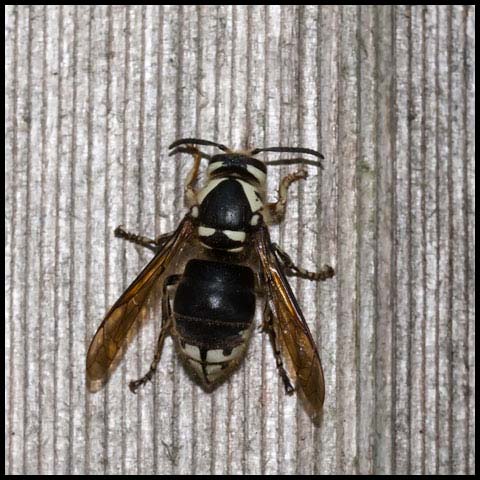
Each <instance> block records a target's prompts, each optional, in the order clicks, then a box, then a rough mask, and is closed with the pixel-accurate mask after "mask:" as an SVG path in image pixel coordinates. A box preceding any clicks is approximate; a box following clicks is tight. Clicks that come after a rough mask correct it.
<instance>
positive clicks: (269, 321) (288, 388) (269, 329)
mask: <svg viewBox="0 0 480 480" xmlns="http://www.w3.org/2000/svg"><path fill="white" fill-rule="evenodd" d="M272 315H273V314H272V311H271V310H270V307H269V306H268V302H266V303H265V310H264V312H263V316H264V317H263V318H264V320H263V325H262V330H263V331H264V332H265V333H268V336H269V338H270V343H271V345H272V349H273V354H274V356H275V362H276V364H277V369H278V373H279V375H280V378H281V379H282V381H283V385H284V387H285V393H286V394H287V395H290V394H292V393H293V392H294V391H295V389H294V388H293V385H292V382H290V379H289V378H288V374H287V371H286V370H285V367H284V366H283V360H282V356H281V352H280V348H279V345H278V343H277V335H276V333H275V330H274V328H273V318H272Z"/></svg>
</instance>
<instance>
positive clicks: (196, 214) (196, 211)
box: [191, 205, 198, 218]
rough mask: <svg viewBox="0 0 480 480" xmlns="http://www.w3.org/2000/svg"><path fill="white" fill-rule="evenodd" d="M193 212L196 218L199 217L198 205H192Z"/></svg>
mask: <svg viewBox="0 0 480 480" xmlns="http://www.w3.org/2000/svg"><path fill="white" fill-rule="evenodd" d="M191 214H192V217H194V218H197V217H198V207H197V206H196V205H195V206H194V207H192V211H191Z"/></svg>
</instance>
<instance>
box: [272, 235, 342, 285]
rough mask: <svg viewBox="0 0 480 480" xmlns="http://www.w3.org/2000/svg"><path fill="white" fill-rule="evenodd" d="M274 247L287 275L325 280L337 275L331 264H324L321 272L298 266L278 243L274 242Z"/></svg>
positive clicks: (316, 280)
mask: <svg viewBox="0 0 480 480" xmlns="http://www.w3.org/2000/svg"><path fill="white" fill-rule="evenodd" d="M272 247H273V249H274V250H275V252H276V253H277V255H278V258H279V259H280V261H281V263H282V265H283V266H284V267H285V270H286V273H287V275H290V276H295V277H300V278H306V279H307V280H314V281H315V282H318V281H319V280H321V281H324V280H328V279H329V278H332V277H333V276H334V275H335V270H333V268H332V267H331V266H330V265H324V266H323V267H322V269H321V270H320V271H319V272H309V271H308V270H305V269H304V268H301V267H297V266H296V265H295V264H294V263H293V261H292V259H291V258H290V256H289V255H288V254H287V253H285V252H284V251H283V250H282V249H281V248H280V247H279V246H278V245H277V244H276V243H273V244H272Z"/></svg>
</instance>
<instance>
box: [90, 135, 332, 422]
mask: <svg viewBox="0 0 480 480" xmlns="http://www.w3.org/2000/svg"><path fill="white" fill-rule="evenodd" d="M199 145H203V146H208V147H215V148H217V149H219V150H221V152H222V153H217V154H214V155H208V154H207V153H205V152H203V151H201V150H199ZM169 149H170V155H174V154H177V153H187V154H189V155H191V156H192V157H193V167H192V169H191V171H190V172H189V174H188V176H187V178H186V182H185V199H186V204H187V207H188V208H189V210H188V213H187V214H186V215H185V217H184V218H183V220H182V221H181V222H180V224H179V225H178V227H177V229H176V230H175V231H174V232H171V233H167V234H164V235H161V236H159V237H158V238H156V239H150V238H146V237H143V236H140V235H136V234H132V233H128V232H126V231H125V230H124V229H123V228H121V227H117V229H116V230H115V236H117V237H120V238H123V239H126V240H129V241H131V242H133V243H135V244H138V245H141V246H144V247H146V248H148V249H150V250H152V251H153V252H155V256H154V257H153V259H152V260H151V261H150V263H148V264H147V266H146V267H145V268H144V269H143V270H142V271H141V272H140V274H139V275H138V276H137V278H136V279H135V280H134V281H133V283H132V284H131V285H130V286H129V287H128V288H127V290H126V291H125V292H124V293H123V294H122V296H121V297H120V298H119V299H118V300H117V302H116V303H115V304H114V305H113V306H112V308H111V309H110V310H109V312H108V313H107V315H106V316H105V319H104V320H103V322H102V324H101V325H100V327H99V328H98V330H97V332H96V334H95V336H94V338H93V340H92V343H91V345H90V348H89V350H88V354H87V366H86V371H87V384H88V386H89V388H90V390H92V391H96V390H98V389H100V388H101V387H102V385H103V384H104V383H105V382H106V381H107V380H108V378H109V376H110V374H111V373H112V371H113V370H114V368H115V366H116V365H117V364H118V362H119V360H120V359H121V357H122V354H123V351H124V349H125V347H126V345H127V344H128V340H129V339H130V338H131V337H132V336H133V334H134V332H135V331H136V330H137V327H138V324H139V318H140V317H141V315H140V311H141V309H142V308H143V307H144V306H145V304H146V301H147V299H148V298H149V296H150V294H151V293H152V291H153V290H154V287H159V288H161V292H162V308H161V317H162V319H161V320H162V325H161V329H160V333H159V337H158V342H157V348H156V352H155V356H154V359H153V361H152V364H151V366H150V369H149V370H148V372H147V373H146V374H145V375H144V376H143V377H141V378H140V379H138V380H135V381H132V382H130V384H129V386H130V389H131V390H132V392H134V393H135V392H136V390H137V389H138V388H139V387H140V386H141V385H143V384H145V383H146V382H147V381H150V380H151V379H152V376H153V374H154V372H155V371H156V369H157V365H158V363H159V361H160V356H161V352H162V347H163V344H164V341H165V338H166V336H167V335H170V336H171V337H172V338H173V340H174V343H175V346H176V349H177V351H178V353H179V355H180V357H181V359H182V361H183V363H184V365H185V367H186V368H187V370H188V371H189V372H190V373H192V374H193V376H194V378H195V379H196V380H197V382H198V383H200V385H201V386H202V387H203V388H204V390H206V391H212V390H214V389H215V388H216V387H217V386H218V385H219V384H220V383H222V381H224V380H225V379H226V378H228V377H229V375H230V374H231V373H232V371H233V370H234V369H235V368H237V366H238V365H239V363H240V361H241V360H242V358H243V356H244V354H245V350H246V348H247V344H248V341H249V338H250V336H251V333H252V330H253V329H254V321H253V319H254V313H255V306H256V298H257V294H258V293H260V294H261V295H262V296H263V297H264V315H263V323H262V326H261V327H262V330H263V331H264V332H265V333H266V334H267V335H268V336H269V338H270V341H271V344H272V347H273V352H274V356H275V359H276V365H277V368H278V372H279V374H280V377H281V379H282V381H283V383H284V386H285V391H286V393H289V394H290V393H292V392H293V391H294V387H293V384H292V381H291V380H290V377H292V378H293V381H294V384H295V387H296V389H297V391H298V392H299V393H300V396H301V398H302V399H303V400H304V404H305V407H306V410H307V411H308V412H309V413H310V414H311V416H312V418H314V419H315V418H317V417H318V415H319V414H320V412H321V409H322V405H323V401H324V396H325V387H324V378H323V371H322V366H321V362H320V357H319V355H318V351H317V348H316V346H315V343H314V340H313V338H312V335H311V333H310V331H309V328H308V326H307V323H306V321H305V319H304V316H303V314H302V312H301V310H300V307H299V305H298V302H297V300H296V299H295V296H294V294H293V292H292V289H291V287H290V285H289V283H288V281H287V278H286V277H287V275H289V276H292V275H294V276H298V277H302V278H307V279H310V280H315V281H318V280H326V279H328V278H330V277H332V276H333V275H334V270H333V269H332V267H330V266H328V265H324V266H323V268H322V269H321V270H320V271H319V272H317V273H314V272H308V271H306V270H304V269H302V268H299V267H297V266H296V265H295V264H294V263H293V262H292V260H291V259H290V257H289V256H288V255H287V254H286V253H285V252H284V251H283V250H282V249H281V248H280V247H279V246H278V245H277V244H275V243H273V242H272V241H271V240H270V234H269V230H268V225H270V224H275V223H279V222H281V221H282V220H283V218H284V216H285V209H286V204H287V193H288V189H289V187H290V185H291V184H292V183H293V182H295V181H298V180H301V179H305V178H306V177H307V172H306V170H305V168H304V167H303V166H304V165H315V166H319V167H322V166H321V163H320V160H308V159H304V158H291V159H278V160H274V161H269V162H267V161H265V162H264V161H261V160H259V159H258V158H256V157H255V156H256V155H257V154H258V153H260V152H290V153H300V154H306V155H312V156H315V157H317V158H323V156H322V155H321V154H320V153H319V152H316V151H315V150H310V149H307V148H295V147H270V148H255V149H251V150H246V151H234V150H231V149H230V148H228V147H226V146H224V145H222V144H219V143H215V142H211V141H207V140H200V139H194V138H186V139H181V140H178V141H176V142H174V143H172V144H171V145H170V147H169ZM202 158H203V159H206V160H208V169H207V179H206V183H205V185H204V187H203V188H201V189H200V190H197V189H196V187H195V184H196V181H197V179H198V175H199V169H200V163H201V160H202ZM282 164H283V165H289V164H301V165H302V168H301V169H300V170H298V171H296V172H294V173H290V174H288V175H286V176H285V177H284V178H283V179H282V180H281V182H280V186H279V189H278V200H277V201H276V202H275V203H268V202H267V201H266V191H265V188H266V178H267V165H282ZM284 360H285V366H284ZM287 370H288V373H287Z"/></svg>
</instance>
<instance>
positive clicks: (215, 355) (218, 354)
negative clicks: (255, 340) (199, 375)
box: [207, 344, 245, 363]
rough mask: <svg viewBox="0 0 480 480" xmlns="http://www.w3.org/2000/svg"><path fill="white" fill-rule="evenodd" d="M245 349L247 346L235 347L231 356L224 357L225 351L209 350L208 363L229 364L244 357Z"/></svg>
mask: <svg viewBox="0 0 480 480" xmlns="http://www.w3.org/2000/svg"><path fill="white" fill-rule="evenodd" d="M244 348H245V345H243V344H242V345H239V346H238V347H235V348H234V349H233V350H232V352H231V353H230V355H224V354H223V350H220V349H216V350H209V351H208V352H207V362H210V363H219V362H228V361H230V360H233V359H235V358H238V357H240V356H241V355H242V352H243V350H244Z"/></svg>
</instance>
